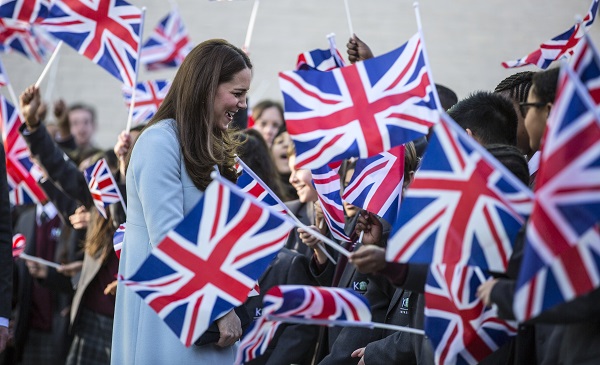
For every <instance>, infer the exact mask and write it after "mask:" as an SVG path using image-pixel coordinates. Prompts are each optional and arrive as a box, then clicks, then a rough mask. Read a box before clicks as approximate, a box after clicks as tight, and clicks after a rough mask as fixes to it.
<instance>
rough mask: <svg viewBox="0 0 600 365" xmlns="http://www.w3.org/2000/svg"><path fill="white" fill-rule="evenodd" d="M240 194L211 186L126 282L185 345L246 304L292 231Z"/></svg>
mask: <svg viewBox="0 0 600 365" xmlns="http://www.w3.org/2000/svg"><path fill="white" fill-rule="evenodd" d="M237 194H238V193H237V192H236V191H234V190H233V189H230V188H228V187H227V186H225V185H223V184H221V183H220V182H219V181H216V180H215V181H213V182H212V183H211V184H209V185H208V187H207V188H206V191H205V193H204V195H203V196H202V198H201V199H200V201H199V202H198V204H197V205H196V206H195V207H194V208H193V209H192V211H191V212H190V213H189V214H188V215H187V216H186V217H185V218H184V219H183V221H182V222H181V223H180V224H179V225H178V226H177V227H175V229H174V230H172V231H170V232H169V233H168V234H167V236H166V237H165V239H163V240H162V242H160V243H159V244H158V246H157V247H156V248H154V249H153V250H152V253H151V254H150V257H148V259H147V260H146V261H145V262H144V263H143V264H142V266H141V267H140V269H139V270H138V271H137V272H136V273H135V274H134V275H133V276H132V277H130V278H129V279H128V280H126V281H125V285H126V286H128V287H129V288H130V289H132V290H134V291H135V292H137V293H138V294H139V295H140V296H141V297H142V298H143V299H144V301H145V302H146V303H148V305H149V306H150V307H151V308H152V309H153V310H154V311H156V312H157V313H158V315H159V316H160V317H161V318H162V319H163V320H164V321H165V322H166V324H167V325H168V326H169V328H170V329H171V330H172V331H173V332H174V333H175V334H176V335H177V337H179V339H180V340H181V342H182V343H183V344H185V346H190V345H191V344H192V343H193V342H194V340H196V339H197V338H198V337H199V336H200V335H201V334H202V333H203V332H204V331H205V330H206V329H207V328H208V326H209V325H210V323H212V322H213V321H215V320H216V319H218V318H219V317H221V316H222V315H224V314H225V313H227V312H228V311H230V310H231V309H232V308H233V307H235V306H238V305H240V304H241V303H242V302H244V300H245V299H246V297H248V292H249V291H250V289H251V288H252V287H254V285H255V283H256V280H257V279H258V278H259V276H260V275H262V273H263V271H264V270H265V269H266V268H267V266H268V265H269V263H270V262H271V260H272V259H273V257H274V256H275V255H276V253H277V251H278V250H279V249H281V247H282V246H283V243H284V241H285V239H286V238H287V236H288V234H289V231H290V230H291V228H292V224H291V223H289V222H288V221H287V220H284V219H283V218H282V216H279V215H274V214H271V213H270V212H269V210H268V209H265V208H264V207H263V206H259V205H256V204H255V203H253V202H251V201H250V200H249V199H246V198H243V197H242V196H241V195H240V196H238V195H237ZM204 212H206V214H203V213H204Z"/></svg>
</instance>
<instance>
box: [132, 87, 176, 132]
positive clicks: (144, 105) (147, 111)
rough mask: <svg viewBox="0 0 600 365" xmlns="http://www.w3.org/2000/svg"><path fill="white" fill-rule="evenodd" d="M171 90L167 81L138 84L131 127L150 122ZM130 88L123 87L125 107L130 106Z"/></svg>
mask: <svg viewBox="0 0 600 365" xmlns="http://www.w3.org/2000/svg"><path fill="white" fill-rule="evenodd" d="M169 88H171V81H169V80H154V81H144V82H139V83H138V84H137V86H136V88H135V105H134V106H133V126H136V125H140V124H143V123H145V122H147V121H148V120H150V118H152V117H153V116H154V114H156V112H157V111H158V108H159V107H160V104H161V103H162V102H163V100H165V97H166V96H167V93H168V92H169ZM131 95H132V93H131V88H130V87H128V86H123V97H124V98H125V105H127V107H128V108H129V107H130V106H131Z"/></svg>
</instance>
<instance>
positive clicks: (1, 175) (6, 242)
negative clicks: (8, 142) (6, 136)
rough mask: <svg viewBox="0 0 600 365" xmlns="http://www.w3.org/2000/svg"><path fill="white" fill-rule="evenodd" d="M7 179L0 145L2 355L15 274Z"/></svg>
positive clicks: (0, 144) (0, 306)
mask: <svg viewBox="0 0 600 365" xmlns="http://www.w3.org/2000/svg"><path fill="white" fill-rule="evenodd" d="M6 177H7V174H6V159H5V156H4V146H3V145H2V143H0V354H2V352H3V351H4V349H5V348H6V344H7V342H8V320H9V318H10V312H11V296H12V273H13V261H12V225H11V216H10V201H9V199H8V181H7V179H6ZM0 359H1V358H0Z"/></svg>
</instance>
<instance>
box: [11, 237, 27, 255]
mask: <svg viewBox="0 0 600 365" xmlns="http://www.w3.org/2000/svg"><path fill="white" fill-rule="evenodd" d="M25 245H26V242H25V236H23V235H22V234H21V233H17V234H15V235H14V236H13V238H12V256H13V257H19V256H20V255H21V254H22V253H23V251H25Z"/></svg>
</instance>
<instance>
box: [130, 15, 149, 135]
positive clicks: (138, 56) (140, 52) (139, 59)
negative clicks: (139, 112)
mask: <svg viewBox="0 0 600 365" xmlns="http://www.w3.org/2000/svg"><path fill="white" fill-rule="evenodd" d="M145 18H146V7H145V6H144V7H142V16H141V18H140V43H139V44H138V50H137V51H138V52H137V61H136V63H135V76H134V78H133V79H134V80H133V86H132V87H131V104H130V105H129V116H128V117H127V126H126V127H125V132H127V133H129V131H130V130H131V123H132V122H133V108H134V107H135V93H136V88H137V82H138V75H139V73H140V63H141V59H142V57H141V54H142V36H143V35H144V20H145Z"/></svg>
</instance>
